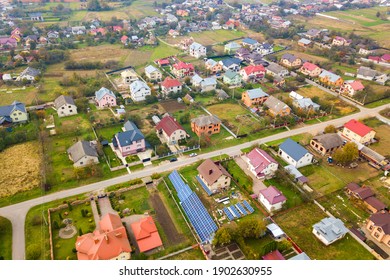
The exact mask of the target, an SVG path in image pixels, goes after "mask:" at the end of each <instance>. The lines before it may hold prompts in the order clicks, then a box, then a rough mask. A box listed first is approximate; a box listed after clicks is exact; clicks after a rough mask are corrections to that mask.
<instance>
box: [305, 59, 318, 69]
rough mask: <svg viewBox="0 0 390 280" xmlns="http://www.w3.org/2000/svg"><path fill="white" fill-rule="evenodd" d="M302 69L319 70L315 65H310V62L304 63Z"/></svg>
mask: <svg viewBox="0 0 390 280" xmlns="http://www.w3.org/2000/svg"><path fill="white" fill-rule="evenodd" d="M302 68H305V69H307V70H309V71H314V70H315V69H317V68H319V67H318V66H317V65H315V64H313V63H310V62H307V61H306V62H305V63H303V65H302Z"/></svg>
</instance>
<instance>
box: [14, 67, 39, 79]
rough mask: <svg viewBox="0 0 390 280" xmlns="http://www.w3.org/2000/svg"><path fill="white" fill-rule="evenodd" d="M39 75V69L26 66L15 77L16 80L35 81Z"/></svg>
mask: <svg viewBox="0 0 390 280" xmlns="http://www.w3.org/2000/svg"><path fill="white" fill-rule="evenodd" d="M40 75H41V71H40V70H39V69H35V68H32V67H27V68H26V69H24V70H23V71H22V72H21V73H20V75H19V76H18V77H17V78H16V81H24V80H27V81H31V82H33V81H36V79H37V78H38V76H40Z"/></svg>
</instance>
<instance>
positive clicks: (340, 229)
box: [313, 217, 348, 246]
mask: <svg viewBox="0 0 390 280" xmlns="http://www.w3.org/2000/svg"><path fill="white" fill-rule="evenodd" d="M347 233H348V229H347V228H346V227H345V226H344V223H343V222H342V221H341V220H340V219H336V218H333V217H330V218H324V219H322V220H321V221H320V222H319V223H317V224H315V225H313V234H314V235H315V237H317V238H318V239H319V240H320V241H321V242H322V243H324V244H325V245H326V246H328V245H330V244H332V243H334V242H336V241H337V240H339V239H342V238H343V237H344V236H345V235H346V234H347Z"/></svg>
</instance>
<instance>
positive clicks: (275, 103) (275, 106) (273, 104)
mask: <svg viewBox="0 0 390 280" xmlns="http://www.w3.org/2000/svg"><path fill="white" fill-rule="evenodd" d="M264 105H265V106H267V107H268V108H270V109H272V110H273V111H274V112H275V113H276V114H278V113H279V112H281V111H282V110H283V109H286V108H289V107H288V106H287V104H286V103H284V102H283V101H280V100H279V99H277V98H275V97H273V96H272V95H271V96H270V97H268V99H267V100H266V101H265V102H264Z"/></svg>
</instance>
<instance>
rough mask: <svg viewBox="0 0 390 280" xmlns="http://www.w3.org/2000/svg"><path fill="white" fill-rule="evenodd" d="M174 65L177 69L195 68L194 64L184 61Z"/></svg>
mask: <svg viewBox="0 0 390 280" xmlns="http://www.w3.org/2000/svg"><path fill="white" fill-rule="evenodd" d="M173 67H174V68H175V69H177V70H181V69H188V70H194V65H192V64H191V63H185V62H183V61H180V62H179V63H175V64H173Z"/></svg>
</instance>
